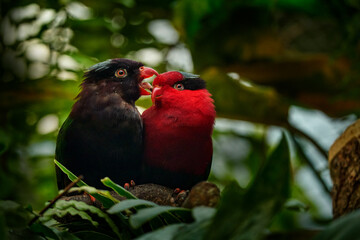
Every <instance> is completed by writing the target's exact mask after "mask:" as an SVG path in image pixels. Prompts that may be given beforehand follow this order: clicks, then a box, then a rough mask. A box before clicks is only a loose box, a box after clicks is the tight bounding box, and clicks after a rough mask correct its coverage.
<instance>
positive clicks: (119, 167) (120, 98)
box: [55, 58, 158, 189]
mask: <svg viewBox="0 0 360 240" xmlns="http://www.w3.org/2000/svg"><path fill="white" fill-rule="evenodd" d="M153 75H158V73H157V72H156V71H155V70H154V69H152V68H149V67H145V66H144V65H143V64H142V63H140V62H137V61H133V60H130V59H123V58H115V59H109V60H106V61H104V62H100V63H98V64H95V65H94V66H92V67H90V68H89V69H88V70H87V71H86V72H85V73H84V79H83V81H82V83H81V85H80V88H81V90H80V93H79V94H78V96H77V97H76V98H75V100H76V102H75V103H74V105H73V107H72V110H71V112H70V114H69V116H68V118H67V119H66V120H65V122H64V123H63V125H62V126H61V128H60V130H59V133H58V136H57V141H56V150H55V159H56V160H57V161H58V162H60V163H61V164H62V165H64V166H65V167H66V168H67V169H69V170H70V171H71V172H73V173H74V174H75V175H77V176H78V175H83V176H84V181H85V182H86V183H87V184H89V185H90V186H93V187H96V188H101V187H104V185H102V183H101V182H100V179H101V178H104V177H109V178H110V179H112V180H113V181H114V182H116V183H118V184H125V183H127V182H129V181H130V180H133V181H135V182H136V181H137V180H138V179H139V177H140V174H141V169H142V161H143V148H144V147H143V124H142V119H141V115H140V113H139V111H138V110H137V108H136V106H135V101H136V100H137V99H138V98H139V97H140V95H149V94H150V93H149V92H148V91H146V90H145V89H149V86H148V85H150V84H149V83H147V82H142V81H143V80H144V79H145V78H149V77H152V76H153ZM56 175H57V185H58V188H59V189H63V188H65V187H66V186H67V185H68V184H69V183H70V182H71V181H70V180H69V179H68V178H67V177H66V175H65V174H64V173H63V172H62V171H61V170H60V169H59V168H58V167H56Z"/></svg>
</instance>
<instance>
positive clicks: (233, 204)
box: [206, 135, 290, 240]
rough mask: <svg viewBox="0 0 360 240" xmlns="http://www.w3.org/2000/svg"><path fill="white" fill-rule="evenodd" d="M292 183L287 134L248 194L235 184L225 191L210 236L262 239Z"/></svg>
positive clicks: (208, 237)
mask: <svg viewBox="0 0 360 240" xmlns="http://www.w3.org/2000/svg"><path fill="white" fill-rule="evenodd" d="M289 186H290V162H289V149H288V145H287V141H286V138H285V136H284V135H283V137H282V139H281V141H280V143H279V145H278V146H277V147H276V149H275V150H274V151H273V152H272V154H271V155H270V156H269V158H268V159H267V162H266V163H265V166H264V167H263V169H261V170H260V171H259V174H258V175H257V176H256V178H255V180H254V182H253V183H252V185H251V186H250V187H249V189H248V190H247V191H246V192H245V193H244V192H243V191H242V190H241V189H240V187H239V186H238V185H237V184H235V183H233V184H231V185H230V186H228V188H227V189H226V191H225V190H224V192H223V196H222V201H221V203H220V207H219V210H218V212H217V214H216V216H215V218H214V221H213V222H212V224H211V226H210V228H209V230H208V232H207V234H206V239H231V238H236V239H254V240H256V239H261V238H262V236H263V235H264V232H265V229H266V227H268V226H269V224H270V222H271V219H272V218H273V216H274V215H275V214H276V213H277V212H278V211H279V210H280V209H281V207H282V205H283V204H284V202H285V200H286V199H287V197H288V195H289ZM225 220H226V221H225Z"/></svg>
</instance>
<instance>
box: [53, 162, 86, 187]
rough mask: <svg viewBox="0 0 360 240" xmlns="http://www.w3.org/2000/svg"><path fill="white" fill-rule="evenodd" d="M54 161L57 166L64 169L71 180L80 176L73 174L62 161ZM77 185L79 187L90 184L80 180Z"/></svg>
mask: <svg viewBox="0 0 360 240" xmlns="http://www.w3.org/2000/svg"><path fill="white" fill-rule="evenodd" d="M54 163H55V164H56V166H58V167H59V168H60V169H61V171H63V172H64V173H65V174H66V175H67V176H68V178H69V179H70V180H71V181H75V180H76V179H77V178H78V177H77V176H76V175H75V174H73V173H72V172H70V171H69V170H68V169H67V168H66V167H65V166H64V165H62V164H61V163H59V162H58V161H57V160H55V159H54ZM77 185H78V186H79V187H81V186H88V185H87V184H86V183H85V182H84V181H82V180H80V181H79V182H78V183H77Z"/></svg>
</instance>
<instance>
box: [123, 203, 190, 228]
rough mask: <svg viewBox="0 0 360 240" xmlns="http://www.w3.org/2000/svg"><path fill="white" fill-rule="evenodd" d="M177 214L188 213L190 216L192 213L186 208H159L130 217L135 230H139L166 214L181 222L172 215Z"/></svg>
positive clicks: (143, 210)
mask: <svg viewBox="0 0 360 240" xmlns="http://www.w3.org/2000/svg"><path fill="white" fill-rule="evenodd" d="M176 212H178V213H179V212H183V213H185V212H188V214H190V213H191V211H190V210H189V209H186V208H178V207H168V206H157V207H152V208H146V209H141V210H139V211H138V213H136V214H134V215H132V216H130V219H129V222H130V225H131V226H132V227H133V228H139V227H140V226H141V225H143V224H144V223H146V222H148V221H150V220H151V219H153V218H155V217H157V216H159V215H161V214H165V213H167V214H169V216H171V217H172V219H173V220H175V221H176V222H180V220H179V219H178V218H176V217H175V216H174V215H172V214H171V213H176Z"/></svg>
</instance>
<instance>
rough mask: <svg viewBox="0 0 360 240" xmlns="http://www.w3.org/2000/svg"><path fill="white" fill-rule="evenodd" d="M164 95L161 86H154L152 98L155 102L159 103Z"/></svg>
mask: <svg viewBox="0 0 360 240" xmlns="http://www.w3.org/2000/svg"><path fill="white" fill-rule="evenodd" d="M161 96H162V90H161V87H159V86H156V87H154V88H153V91H152V94H151V100H152V102H153V103H155V104H157V103H159V100H160V98H161Z"/></svg>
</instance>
